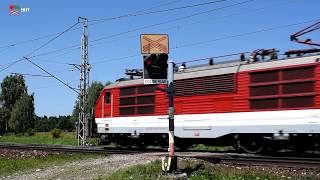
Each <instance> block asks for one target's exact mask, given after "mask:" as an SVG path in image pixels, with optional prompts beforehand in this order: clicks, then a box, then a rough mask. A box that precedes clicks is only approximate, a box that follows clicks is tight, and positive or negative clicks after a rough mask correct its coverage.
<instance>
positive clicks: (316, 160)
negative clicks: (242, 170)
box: [0, 143, 320, 170]
mask: <svg viewBox="0 0 320 180" xmlns="http://www.w3.org/2000/svg"><path fill="white" fill-rule="evenodd" d="M0 148H7V149H21V150H43V151H56V152H72V153H103V154H134V153H145V152H154V153H159V154H158V155H159V156H164V155H166V152H165V151H164V150H163V149H156V148H151V149H150V148H148V149H144V150H143V151H142V149H139V148H136V149H134V148H133V149H129V150H127V149H118V148H112V147H101V146H85V147H79V146H69V145H47V144H16V143H0ZM177 156H178V157H181V158H195V159H201V160H205V161H208V162H211V163H216V164H217V163H224V164H237V165H263V166H280V167H300V168H313V169H319V170H320V156H319V155H314V156H312V155H308V156H305V157H302V155H301V154H300V155H299V156H298V157H296V156H285V154H281V155H279V154H278V155H276V156H273V155H252V154H239V153H234V152H232V153H230V152H206V151H203V152H201V151H188V152H177Z"/></svg>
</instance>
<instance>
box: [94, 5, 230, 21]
mask: <svg viewBox="0 0 320 180" xmlns="http://www.w3.org/2000/svg"><path fill="white" fill-rule="evenodd" d="M224 1H227V0H215V1H209V2H205V3H198V4H191V5H187V6H180V7H175V8H169V9H162V10H158V11H150V12H142V13H131V14H126V15H122V16H117V17H110V18H102V19H96V20H91V21H90V22H102V21H103V22H104V21H110V20H115V19H122V18H128V17H136V16H144V15H150V14H158V13H164V12H169V11H176V10H181V9H188V8H194V7H199V6H205V5H209V4H215V3H219V2H224Z"/></svg>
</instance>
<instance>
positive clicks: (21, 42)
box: [0, 0, 181, 49]
mask: <svg viewBox="0 0 320 180" xmlns="http://www.w3.org/2000/svg"><path fill="white" fill-rule="evenodd" d="M179 1H181V0H176V1H173V2H169V3H162V4H159V5H156V6H152V7H150V8H146V9H141V10H138V11H135V12H133V13H130V14H125V15H121V16H128V15H132V14H136V13H140V12H143V11H147V10H151V9H155V8H158V7H162V6H167V5H170V4H174V3H176V2H179ZM116 17H120V16H116ZM113 18H115V17H113ZM99 23H100V22H99ZM95 24H98V22H96V23H92V24H90V25H95ZM80 28H81V27H78V28H73V29H72V31H73V30H77V29H80ZM58 34H59V32H58V33H52V34H48V35H44V36H40V37H36V38H32V39H29V40H24V41H20V42H17V43H11V44H7V45H3V46H0V49H4V48H12V47H15V46H17V45H20V44H26V43H31V42H34V41H39V40H42V39H47V38H49V37H52V36H56V35H58Z"/></svg>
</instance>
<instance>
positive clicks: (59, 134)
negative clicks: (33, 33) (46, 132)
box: [50, 128, 62, 138]
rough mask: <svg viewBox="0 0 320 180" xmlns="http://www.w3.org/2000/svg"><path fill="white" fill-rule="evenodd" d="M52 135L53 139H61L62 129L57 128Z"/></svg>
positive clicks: (52, 131)
mask: <svg viewBox="0 0 320 180" xmlns="http://www.w3.org/2000/svg"><path fill="white" fill-rule="evenodd" d="M50 133H51V135H52V137H53V138H60V137H61V134H62V130H61V129H57V128H54V129H52V130H51V131H50Z"/></svg>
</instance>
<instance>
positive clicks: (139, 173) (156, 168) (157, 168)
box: [99, 161, 162, 180]
mask: <svg viewBox="0 0 320 180" xmlns="http://www.w3.org/2000/svg"><path fill="white" fill-rule="evenodd" d="M161 172H162V171H161V162H160V161H155V162H153V163H150V164H147V165H137V166H132V167H129V168H126V169H123V170H118V171H116V172H114V173H112V174H111V175H110V176H108V177H104V178H99V179H106V180H121V179H138V180H140V179H146V180H147V179H150V180H151V179H157V178H158V176H159V174H161Z"/></svg>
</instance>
